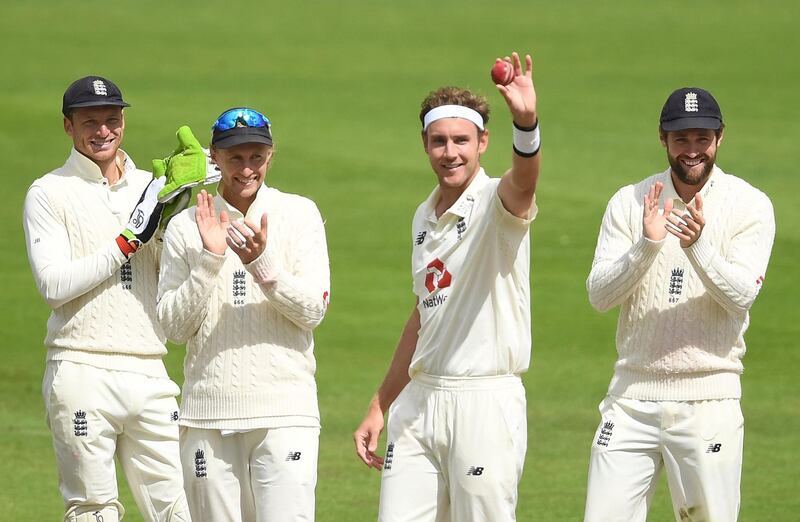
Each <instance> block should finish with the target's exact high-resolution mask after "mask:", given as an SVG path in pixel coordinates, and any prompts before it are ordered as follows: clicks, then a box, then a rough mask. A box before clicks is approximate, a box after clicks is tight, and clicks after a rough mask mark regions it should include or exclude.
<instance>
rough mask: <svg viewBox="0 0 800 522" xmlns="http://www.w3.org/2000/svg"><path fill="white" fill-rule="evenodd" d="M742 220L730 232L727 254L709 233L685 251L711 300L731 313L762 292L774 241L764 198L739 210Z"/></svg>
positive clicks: (744, 307) (769, 206) (769, 209)
mask: <svg viewBox="0 0 800 522" xmlns="http://www.w3.org/2000/svg"><path fill="white" fill-rule="evenodd" d="M740 208H741V210H742V211H743V212H746V215H745V217H744V219H742V220H741V221H740V222H739V223H738V224H737V228H736V230H734V231H733V238H732V240H731V243H730V246H729V247H728V249H727V252H724V253H723V252H722V251H721V249H720V247H719V245H714V244H713V240H712V239H711V238H710V234H708V235H703V234H701V235H700V237H699V238H698V239H697V241H695V242H694V243H693V244H692V245H690V246H689V247H688V248H685V249H684V252H685V253H686V257H687V258H689V262H690V263H691V264H692V267H693V268H694V270H695V272H697V275H698V276H699V277H700V280H701V281H702V282H703V286H704V287H705V289H706V291H707V292H708V293H709V294H710V295H711V297H712V298H713V299H714V300H715V301H716V302H717V303H719V304H720V306H722V307H723V308H725V309H726V310H728V311H729V312H731V313H734V314H742V313H745V312H747V311H748V310H749V309H750V307H751V306H752V305H753V302H754V301H755V299H756V296H757V295H758V292H759V290H760V289H761V284H762V282H763V281H764V276H765V275H766V271H767V264H768V263H769V256H770V253H771V251H772V244H773V241H774V239H775V213H774V210H773V208H772V203H771V202H770V201H769V199H768V198H767V197H766V196H763V198H762V200H761V201H760V202H759V203H758V204H756V205H746V206H741V207H740Z"/></svg>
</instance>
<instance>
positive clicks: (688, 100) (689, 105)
mask: <svg viewBox="0 0 800 522" xmlns="http://www.w3.org/2000/svg"><path fill="white" fill-rule="evenodd" d="M683 108H684V110H685V111H686V112H697V93H696V92H687V93H686V97H685V98H684V99H683Z"/></svg>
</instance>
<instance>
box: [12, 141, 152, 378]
mask: <svg viewBox="0 0 800 522" xmlns="http://www.w3.org/2000/svg"><path fill="white" fill-rule="evenodd" d="M121 154H122V155H123V157H124V158H125V159H124V170H123V176H122V178H121V179H120V181H119V182H118V183H116V184H115V185H112V186H109V185H108V182H107V181H106V179H105V178H104V177H103V176H102V174H101V172H100V168H99V167H98V166H97V165H96V164H95V163H93V162H92V161H91V160H90V159H88V158H87V157H85V156H84V155H82V154H81V153H79V152H78V151H76V150H75V149H74V148H73V149H72V152H71V154H70V156H69V158H68V159H67V161H66V162H65V163H64V165H63V166H62V167H60V168H58V169H56V170H54V171H52V172H50V173H48V174H45V175H44V176H42V177H41V178H39V179H37V180H36V181H35V182H34V183H33V184H32V185H31V187H30V189H29V190H28V193H27V195H26V197H25V208H24V211H23V225H24V228H25V238H26V243H27V247H28V258H29V260H30V264H31V269H32V271H33V276H34V279H35V281H36V286H37V288H38V289H39V292H40V293H41V294H42V296H43V297H44V298H45V300H46V301H47V303H48V304H49V305H50V307H51V308H52V310H53V311H52V313H51V315H50V319H49V320H48V322H47V337H46V339H45V345H46V346H47V347H48V354H47V359H48V360H69V361H73V362H82V363H88V364H92V365H94V366H98V367H101V368H108V369H119V370H129V371H137V372H140V373H145V374H148V375H157V376H166V371H165V370H164V365H163V363H162V362H161V356H162V355H163V354H164V353H166V349H165V348H164V340H165V337H164V335H163V333H162V331H161V327H160V326H159V325H158V324H157V322H156V314H155V298H156V291H157V278H158V256H159V247H158V245H157V241H155V240H153V241H151V242H150V243H148V244H147V245H145V246H144V247H142V248H141V249H140V250H139V251H138V252H136V254H134V255H133V256H132V258H131V259H130V261H128V260H127V259H126V258H125V256H124V255H123V254H122V252H120V249H119V247H118V246H117V243H116V241H115V239H116V237H117V236H118V235H119V233H120V232H122V230H123V229H124V228H125V225H126V223H127V222H128V218H129V217H130V213H131V211H132V210H133V208H134V207H135V206H136V203H137V202H138V200H139V197H140V196H141V194H142V191H143V190H144V189H145V187H146V186H147V184H148V183H149V182H150V180H151V179H152V176H151V174H150V173H149V172H145V171H143V170H138V169H137V168H136V166H135V165H134V163H133V161H132V160H131V159H130V158H129V157H128V156H127V155H125V154H124V153H121Z"/></svg>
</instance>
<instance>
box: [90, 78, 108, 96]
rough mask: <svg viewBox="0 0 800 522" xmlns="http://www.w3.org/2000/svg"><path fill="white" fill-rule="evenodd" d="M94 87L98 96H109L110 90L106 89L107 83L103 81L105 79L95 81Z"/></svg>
mask: <svg viewBox="0 0 800 522" xmlns="http://www.w3.org/2000/svg"><path fill="white" fill-rule="evenodd" d="M92 89H94V93H95V94H96V95H98V96H108V92H107V90H106V84H105V83H103V80H95V81H93V82H92Z"/></svg>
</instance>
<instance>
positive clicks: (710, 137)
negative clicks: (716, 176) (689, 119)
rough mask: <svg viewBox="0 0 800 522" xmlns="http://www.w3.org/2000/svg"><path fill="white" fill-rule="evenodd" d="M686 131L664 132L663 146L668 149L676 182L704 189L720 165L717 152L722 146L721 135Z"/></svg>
mask: <svg viewBox="0 0 800 522" xmlns="http://www.w3.org/2000/svg"><path fill="white" fill-rule="evenodd" d="M718 132H719V136H717V132H715V131H714V130H712V129H685V130H679V131H670V132H663V131H662V132H661V143H662V145H664V147H666V149H667V160H668V161H669V164H670V167H672V179H673V181H674V182H676V185H677V183H682V184H684V185H690V186H702V185H703V184H704V183H705V181H706V180H707V179H708V176H709V175H710V174H711V170H712V169H713V168H714V163H716V161H717V148H718V147H719V145H720V143H722V131H721V130H720V131H718Z"/></svg>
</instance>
